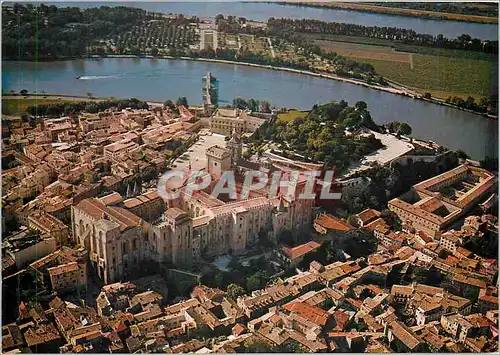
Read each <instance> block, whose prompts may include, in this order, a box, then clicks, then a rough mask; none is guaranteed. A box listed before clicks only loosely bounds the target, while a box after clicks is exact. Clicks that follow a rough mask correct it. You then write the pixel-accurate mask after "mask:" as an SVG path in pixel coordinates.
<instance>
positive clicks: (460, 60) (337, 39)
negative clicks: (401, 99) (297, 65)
mask: <svg viewBox="0 0 500 355" xmlns="http://www.w3.org/2000/svg"><path fill="white" fill-rule="evenodd" d="M308 37H309V38H311V40H313V41H314V43H315V44H317V45H319V46H320V47H321V48H322V49H323V50H325V51H329V52H335V53H337V54H339V55H341V56H345V57H351V58H353V59H357V60H358V61H360V62H363V63H369V64H371V65H373V66H374V68H375V71H376V72H377V73H378V74H380V75H382V76H384V77H385V78H387V79H389V80H392V81H395V82H397V83H399V84H401V85H404V86H407V87H410V88H412V89H414V90H416V91H418V92H420V93H422V94H423V93H425V92H430V93H431V94H432V95H433V96H435V97H438V98H442V99H447V98H448V97H449V96H458V97H462V98H464V99H466V98H467V97H468V96H472V97H474V98H475V99H476V100H479V99H480V98H481V97H483V96H488V95H491V94H494V93H496V92H497V90H498V84H497V81H496V78H497V76H498V58H497V57H495V56H492V55H488V54H485V53H475V52H468V51H459V50H446V49H436V48H427V47H416V46H410V45H404V44H394V43H392V42H391V41H387V40H375V41H373V42H374V43H375V45H370V44H369V43H370V41H371V40H370V39H367V38H361V37H349V36H329V35H309V36H308ZM349 41H356V43H353V42H349ZM405 50H406V51H405Z"/></svg>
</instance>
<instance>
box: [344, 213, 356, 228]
mask: <svg viewBox="0 0 500 355" xmlns="http://www.w3.org/2000/svg"><path fill="white" fill-rule="evenodd" d="M347 223H349V224H350V225H351V226H353V227H359V225H358V218H357V217H356V216H355V215H350V216H349V217H347Z"/></svg>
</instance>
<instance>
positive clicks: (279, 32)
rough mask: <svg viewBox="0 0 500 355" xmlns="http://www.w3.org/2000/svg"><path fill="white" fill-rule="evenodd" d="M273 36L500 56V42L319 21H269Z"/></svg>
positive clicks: (468, 36)
mask: <svg viewBox="0 0 500 355" xmlns="http://www.w3.org/2000/svg"><path fill="white" fill-rule="evenodd" d="M267 25H268V28H269V31H270V33H272V34H273V35H276V36H280V37H281V36H283V35H284V34H287V33H297V32H301V33H323V34H331V35H343V36H358V37H369V38H377V39H388V40H391V41H394V42H399V43H405V44H411V45H416V46H426V47H436V48H447V49H464V50H470V51H478V52H485V53H492V54H495V53H498V41H489V40H486V41H482V40H480V39H478V38H472V37H471V36H470V35H467V34H462V35H460V36H458V37H457V38H454V39H452V38H446V37H444V36H443V35H441V34H439V35H437V36H433V35H428V34H422V33H417V32H415V31H414V30H410V29H405V28H396V27H379V26H363V25H355V24H349V23H338V22H324V21H319V20H309V19H304V20H293V19H285V18H282V19H275V18H270V19H269V20H268V23H267Z"/></svg>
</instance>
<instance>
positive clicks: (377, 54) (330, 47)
mask: <svg viewBox="0 0 500 355" xmlns="http://www.w3.org/2000/svg"><path fill="white" fill-rule="evenodd" d="M315 43H316V44H317V45H318V46H320V47H321V48H322V49H324V50H326V51H328V52H335V53H337V54H338V55H341V56H343V57H356V58H360V59H364V58H366V59H376V60H387V61H391V62H403V63H408V64H409V63H410V62H411V54H410V53H400V52H396V51H394V50H393V49H392V48H390V47H383V46H371V45H367V44H358V43H348V42H334V41H326V40H316V41H315Z"/></svg>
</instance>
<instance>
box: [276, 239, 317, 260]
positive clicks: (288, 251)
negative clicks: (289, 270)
mask: <svg viewBox="0 0 500 355" xmlns="http://www.w3.org/2000/svg"><path fill="white" fill-rule="evenodd" d="M319 247H321V244H319V243H317V242H315V241H310V242H307V243H305V244H302V245H299V246H296V247H294V248H288V247H283V249H282V250H283V253H285V255H286V256H287V257H289V258H290V259H292V260H295V259H298V258H300V257H302V256H304V255H306V254H307V253H310V252H311V251H314V250H316V249H318V248H319Z"/></svg>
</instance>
